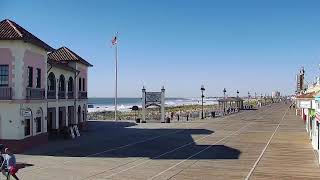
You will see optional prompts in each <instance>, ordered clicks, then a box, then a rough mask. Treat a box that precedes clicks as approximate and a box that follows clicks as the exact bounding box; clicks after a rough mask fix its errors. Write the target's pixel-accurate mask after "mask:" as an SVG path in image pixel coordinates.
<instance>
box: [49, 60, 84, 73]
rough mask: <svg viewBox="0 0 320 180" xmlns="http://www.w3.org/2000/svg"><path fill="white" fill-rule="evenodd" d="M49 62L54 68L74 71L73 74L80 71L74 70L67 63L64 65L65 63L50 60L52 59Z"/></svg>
mask: <svg viewBox="0 0 320 180" xmlns="http://www.w3.org/2000/svg"><path fill="white" fill-rule="evenodd" d="M47 62H48V64H50V65H51V66H54V67H57V68H61V69H64V70H68V71H73V72H78V70H76V69H74V68H73V67H70V66H69V65H68V64H67V63H63V62H60V61H55V60H50V59H48V61H47Z"/></svg>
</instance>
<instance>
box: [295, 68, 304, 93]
mask: <svg viewBox="0 0 320 180" xmlns="http://www.w3.org/2000/svg"><path fill="white" fill-rule="evenodd" d="M304 73H305V71H304V67H302V68H301V70H300V71H299V73H298V74H297V77H296V81H297V87H296V93H297V94H299V93H301V92H303V91H304V89H305V88H304V87H305V85H304Z"/></svg>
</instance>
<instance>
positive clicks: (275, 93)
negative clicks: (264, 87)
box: [271, 91, 281, 98]
mask: <svg viewBox="0 0 320 180" xmlns="http://www.w3.org/2000/svg"><path fill="white" fill-rule="evenodd" d="M280 96H281V94H280V92H279V91H273V92H272V93H271V97H272V98H280Z"/></svg>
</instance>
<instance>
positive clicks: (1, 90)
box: [0, 87, 12, 100]
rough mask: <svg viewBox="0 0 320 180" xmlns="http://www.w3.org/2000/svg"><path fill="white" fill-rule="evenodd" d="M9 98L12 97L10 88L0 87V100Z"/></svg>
mask: <svg viewBox="0 0 320 180" xmlns="http://www.w3.org/2000/svg"><path fill="white" fill-rule="evenodd" d="M11 99H12V88H11V87H0V100H11Z"/></svg>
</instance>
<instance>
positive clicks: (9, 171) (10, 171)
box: [0, 148, 19, 180]
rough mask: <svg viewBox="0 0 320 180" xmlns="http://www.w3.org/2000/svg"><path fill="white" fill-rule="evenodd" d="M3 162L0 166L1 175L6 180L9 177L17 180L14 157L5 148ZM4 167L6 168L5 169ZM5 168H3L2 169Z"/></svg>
mask: <svg viewBox="0 0 320 180" xmlns="http://www.w3.org/2000/svg"><path fill="white" fill-rule="evenodd" d="M4 152H5V154H4V161H3V163H2V164H1V167H0V169H2V173H3V174H5V176H6V177H7V180H9V179H10V175H11V176H12V177H14V178H15V179H16V180H19V178H18V177H17V175H16V173H17V172H18V168H17V162H16V157H15V155H14V154H13V153H11V151H10V150H9V148H5V151H4ZM5 166H6V167H5ZM3 167H5V168H3Z"/></svg>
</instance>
